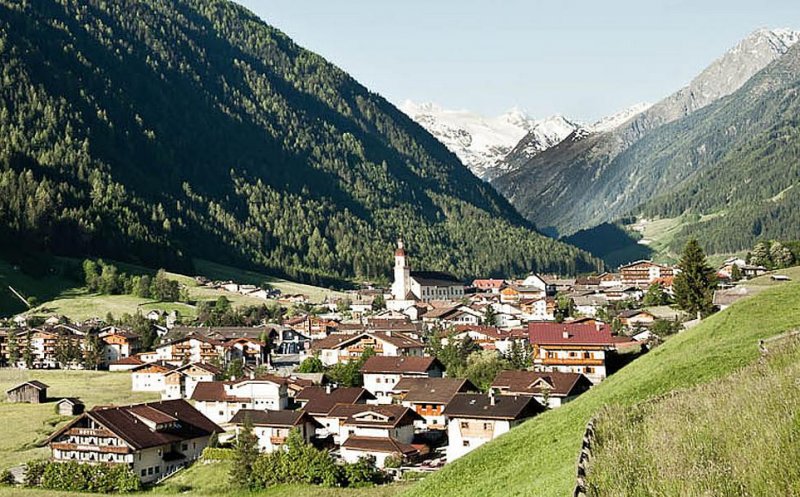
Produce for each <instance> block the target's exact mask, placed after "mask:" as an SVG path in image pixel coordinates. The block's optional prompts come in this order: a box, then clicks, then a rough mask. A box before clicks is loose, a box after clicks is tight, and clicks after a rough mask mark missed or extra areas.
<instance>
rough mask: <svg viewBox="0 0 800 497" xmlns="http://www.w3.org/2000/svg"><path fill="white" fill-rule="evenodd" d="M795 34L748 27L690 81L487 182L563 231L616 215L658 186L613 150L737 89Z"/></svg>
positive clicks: (526, 212) (776, 55)
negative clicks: (745, 34) (623, 118)
mask: <svg viewBox="0 0 800 497" xmlns="http://www.w3.org/2000/svg"><path fill="white" fill-rule="evenodd" d="M799 38H800V33H798V32H796V31H791V30H788V29H780V30H764V29H762V30H758V31H755V32H754V33H752V34H750V35H749V36H748V37H746V38H745V39H744V40H742V41H741V42H739V43H738V44H737V45H736V46H735V47H733V48H732V49H731V50H729V51H728V52H727V53H726V54H724V55H723V56H722V57H720V58H719V59H717V60H716V61H714V62H713V63H712V64H711V65H709V66H708V67H707V68H706V69H705V70H703V72H701V73H700V74H699V75H698V76H697V77H696V78H694V79H693V80H692V81H691V82H690V83H689V85H687V86H686V87H684V88H682V89H681V90H679V91H677V92H676V93H674V94H672V95H670V96H668V97H667V98H665V99H663V100H661V101H660V102H658V103H656V104H654V105H653V106H651V107H649V108H647V109H646V110H644V111H643V112H640V113H638V114H636V115H635V116H633V117H632V118H630V119H628V120H627V121H625V122H624V123H623V124H622V125H620V126H617V127H616V128H613V129H611V130H609V131H601V132H595V133H591V132H589V133H584V135H585V136H580V138H581V139H571V140H570V139H568V140H564V141H563V142H562V143H560V144H558V145H557V146H555V147H552V148H550V149H548V150H547V151H545V152H543V153H541V154H539V155H537V156H535V157H533V158H532V159H530V160H529V161H527V162H526V163H525V164H524V165H522V166H520V167H518V168H517V169H515V170H512V171H510V172H509V173H507V174H505V175H503V176H501V177H499V178H497V179H495V181H493V183H492V184H493V186H495V188H497V189H498V191H500V192H501V193H502V194H503V195H505V196H506V197H507V198H508V199H509V200H511V202H512V203H513V204H514V205H515V206H516V207H517V209H518V210H519V211H520V212H521V213H522V214H523V215H524V216H526V217H527V218H528V219H529V220H531V221H533V222H535V223H537V225H539V226H542V227H544V229H548V230H551V231H552V232H557V233H560V234H569V233H573V232H575V231H577V230H578V229H581V228H586V227H591V226H593V225H595V224H599V223H602V222H605V221H612V220H614V219H617V218H618V217H620V216H622V215H624V214H625V213H627V212H629V211H630V210H631V209H633V208H635V207H636V206H637V205H638V204H639V203H641V202H642V201H643V200H644V199H647V198H649V197H651V196H653V195H655V194H657V193H660V192H662V191H663V190H659V189H658V188H661V186H656V185H654V184H652V183H647V182H645V181H643V179H644V177H643V176H641V175H635V174H632V173H631V171H629V170H628V169H626V168H627V167H628V166H630V167H635V166H636V164H632V163H630V164H627V165H623V164H622V163H623V162H624V160H622V159H620V160H618V157H619V156H620V154H622V153H623V152H625V151H626V150H627V149H628V148H630V147H631V146H632V145H633V144H635V143H637V142H638V141H639V140H641V139H642V138H643V137H644V136H646V135H648V134H649V133H650V132H651V131H653V130H655V129H658V128H659V127H661V126H664V125H665V124H668V123H671V122H674V121H676V120H678V119H681V118H683V117H686V116H688V115H691V114H693V113H695V112H697V111H698V110H699V109H702V108H704V107H706V106H708V105H709V104H711V103H713V102H716V101H718V100H719V99H721V98H723V97H725V96H727V95H730V94H731V93H733V92H734V91H736V90H738V89H739V88H741V87H742V85H743V84H745V82H747V81H748V80H749V79H750V78H751V77H752V76H753V75H754V74H756V73H757V72H758V71H760V70H761V69H763V68H764V67H766V66H767V65H768V64H770V63H771V62H772V61H775V60H776V59H778V58H780V57H781V56H782V55H783V54H785V53H786V52H787V51H788V50H789V48H790V47H791V46H792V45H794V44H795V43H796V42H797V40H798V39H799ZM645 177H646V176H645Z"/></svg>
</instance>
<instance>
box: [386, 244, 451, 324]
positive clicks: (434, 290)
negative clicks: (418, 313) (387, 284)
mask: <svg viewBox="0 0 800 497" xmlns="http://www.w3.org/2000/svg"><path fill="white" fill-rule="evenodd" d="M394 261H395V263H394V283H392V301H395V302H396V303H397V306H399V308H397V309H396V310H402V309H405V308H407V307H408V306H409V305H413V303H414V301H418V300H419V301H423V302H429V301H431V300H460V299H461V298H463V297H464V284H463V283H462V282H461V281H459V280H458V279H457V278H455V277H454V276H452V275H450V274H447V273H443V272H440V271H411V267H410V266H409V264H408V260H407V258H406V251H405V247H404V246H403V241H402V240H398V241H397V250H395V253H394ZM387 306H389V307H390V308H395V306H390V305H389V302H387Z"/></svg>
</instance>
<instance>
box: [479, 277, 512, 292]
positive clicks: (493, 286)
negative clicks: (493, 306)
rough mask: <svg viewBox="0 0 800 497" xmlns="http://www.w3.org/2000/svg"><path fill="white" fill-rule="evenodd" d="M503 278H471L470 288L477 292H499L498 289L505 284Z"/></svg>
mask: <svg viewBox="0 0 800 497" xmlns="http://www.w3.org/2000/svg"><path fill="white" fill-rule="evenodd" d="M505 284H506V281H505V280H496V279H491V278H490V279H487V280H473V281H472V288H474V289H475V290H477V291H479V292H484V293H493V294H499V293H500V290H502V289H503V287H504V286H505Z"/></svg>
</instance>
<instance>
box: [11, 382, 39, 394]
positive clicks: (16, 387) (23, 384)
mask: <svg viewBox="0 0 800 497" xmlns="http://www.w3.org/2000/svg"><path fill="white" fill-rule="evenodd" d="M26 385H29V386H32V387H33V388H35V389H36V390H46V389H47V388H49V387H48V386H47V385H45V384H44V383H42V382H41V381H38V380H31V381H26V382H25V383H20V384H19V385H17V386H15V387H11V388H9V389H8V390H6V393H10V392H13V391H14V390H19V389H20V388H22V387H24V386H26Z"/></svg>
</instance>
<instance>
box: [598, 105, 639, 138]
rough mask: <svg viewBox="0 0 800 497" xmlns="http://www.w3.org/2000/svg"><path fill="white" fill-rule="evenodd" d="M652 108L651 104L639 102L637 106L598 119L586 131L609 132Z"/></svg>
mask: <svg viewBox="0 0 800 497" xmlns="http://www.w3.org/2000/svg"><path fill="white" fill-rule="evenodd" d="M652 106H653V104H650V103H647V102H640V103H638V104H634V105H631V106H630V107H628V108H626V109H622V110H621V111H619V112H616V113H614V114H611V115H610V116H606V117H604V118H602V119H600V120H599V121H597V122H596V123H594V124H592V125H591V126H589V127H588V128H587V130H588V131H590V132H592V133H604V132H606V131H611V130H613V129H615V128H618V127H619V126H621V125H622V124H623V123H624V122H626V121H628V120H630V119H631V118H632V117H633V116H637V115H639V114H641V113H642V112H644V111H646V110H647V109H649V108H650V107H652Z"/></svg>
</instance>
